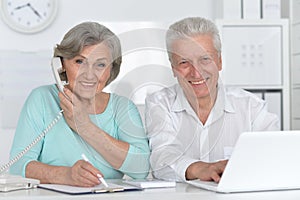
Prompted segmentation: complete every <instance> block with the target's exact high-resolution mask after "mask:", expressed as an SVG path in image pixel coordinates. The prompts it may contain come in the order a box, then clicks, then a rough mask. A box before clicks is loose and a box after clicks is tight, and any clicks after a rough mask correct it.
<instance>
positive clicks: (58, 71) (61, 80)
mask: <svg viewBox="0 0 300 200" xmlns="http://www.w3.org/2000/svg"><path fill="white" fill-rule="evenodd" d="M51 67H52V71H53V75H54V78H55V81H56V85H57V87H58V89H59V91H61V92H62V93H63V92H64V86H65V85H68V84H69V83H68V78H67V74H66V71H64V70H63V67H62V63H61V58H60V57H53V58H52V62H51Z"/></svg>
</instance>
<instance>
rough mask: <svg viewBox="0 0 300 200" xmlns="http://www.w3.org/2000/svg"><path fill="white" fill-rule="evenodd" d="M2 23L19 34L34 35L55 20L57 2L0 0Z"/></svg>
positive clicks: (47, 0)
mask: <svg viewBox="0 0 300 200" xmlns="http://www.w3.org/2000/svg"><path fill="white" fill-rule="evenodd" d="M0 4H1V5H0V9H1V13H2V18H3V20H4V22H5V23H6V24H7V25H8V26H9V27H10V28H12V29H13V30H15V31H18V32H21V33H36V32H39V31H42V30H44V29H45V28H47V27H48V26H49V25H50V24H51V23H52V22H53V20H54V19H55V17H56V14H57V10H58V1H57V0H0Z"/></svg>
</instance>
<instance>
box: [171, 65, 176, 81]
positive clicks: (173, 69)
mask: <svg viewBox="0 0 300 200" xmlns="http://www.w3.org/2000/svg"><path fill="white" fill-rule="evenodd" d="M171 67H172V72H173V76H174V77H175V78H176V77H177V72H176V69H175V68H174V66H173V65H172V64H171Z"/></svg>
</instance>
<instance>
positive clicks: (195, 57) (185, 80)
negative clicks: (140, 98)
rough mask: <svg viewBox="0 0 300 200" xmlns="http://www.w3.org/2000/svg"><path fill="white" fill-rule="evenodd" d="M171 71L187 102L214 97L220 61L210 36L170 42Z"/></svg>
mask: <svg viewBox="0 0 300 200" xmlns="http://www.w3.org/2000/svg"><path fill="white" fill-rule="evenodd" d="M171 47H172V55H171V62H172V69H173V72H174V75H175V76H176V77H177V79H178V82H179V84H180V85H181V87H182V88H183V90H184V92H185V95H186V96H187V98H188V99H190V98H194V97H196V98H197V99H198V100H200V99H204V98H213V100H214V99H215V97H216V93H217V83H218V78H219V71H220V70H221V69H222V59H221V56H219V55H218V52H217V50H216V49H215V47H214V44H213V38H212V37H211V36H210V35H197V36H194V37H192V38H190V39H178V40H175V41H174V42H173V43H172V46H171Z"/></svg>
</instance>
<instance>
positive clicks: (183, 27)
mask: <svg viewBox="0 0 300 200" xmlns="http://www.w3.org/2000/svg"><path fill="white" fill-rule="evenodd" d="M205 34H209V35H211V36H212V38H213V44H214V47H215V49H216V50H217V52H218V54H219V55H220V54H221V48H222V47H221V39H220V35H219V31H218V28H217V26H216V25H215V24H214V23H213V22H212V21H210V20H208V19H205V18H201V17H188V18H185V19H182V20H180V21H177V22H175V23H174V24H172V25H171V26H170V27H169V29H168V31H167V33H166V45H167V50H168V55H169V59H171V53H172V50H171V45H172V42H173V41H174V40H178V39H184V38H189V37H193V36H197V35H205Z"/></svg>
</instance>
